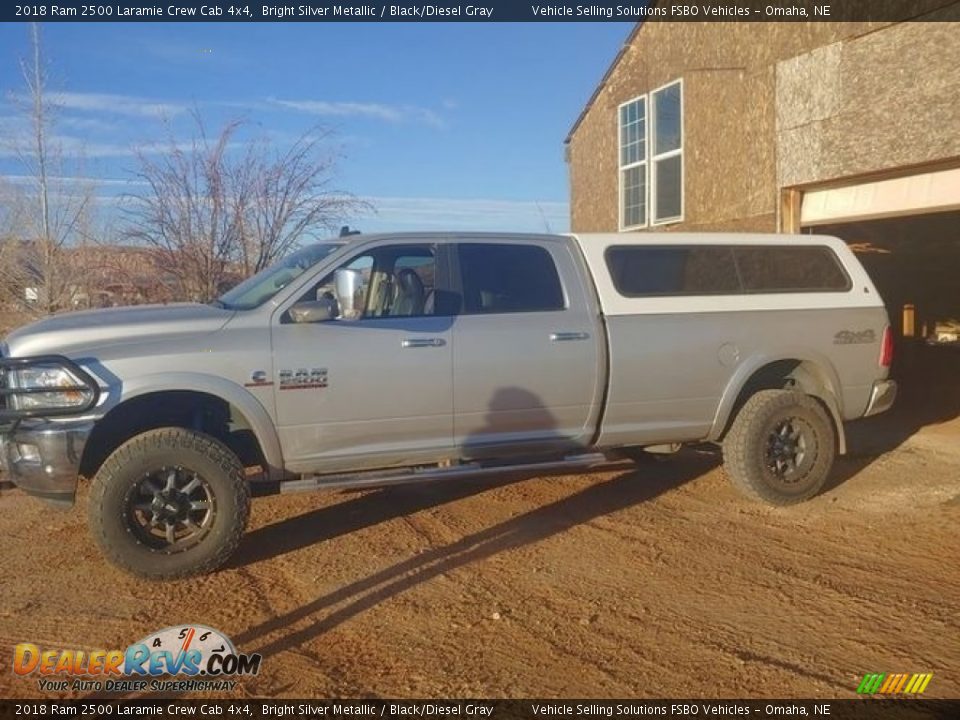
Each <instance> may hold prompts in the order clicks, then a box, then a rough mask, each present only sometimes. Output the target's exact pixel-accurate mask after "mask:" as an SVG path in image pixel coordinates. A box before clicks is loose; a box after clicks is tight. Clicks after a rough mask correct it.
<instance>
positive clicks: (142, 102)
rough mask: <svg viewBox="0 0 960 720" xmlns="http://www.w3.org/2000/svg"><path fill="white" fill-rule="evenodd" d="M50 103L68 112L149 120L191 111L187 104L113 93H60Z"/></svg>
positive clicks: (52, 95) (51, 96)
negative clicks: (98, 113) (104, 114)
mask: <svg viewBox="0 0 960 720" xmlns="http://www.w3.org/2000/svg"><path fill="white" fill-rule="evenodd" d="M50 101H51V102H52V103H53V104H54V105H58V106H59V107H62V108H66V109H68V110H80V111H83V112H100V113H109V114H114V115H128V116H132V117H148V118H168V117H173V116H175V115H180V114H181V113H184V112H186V111H187V110H188V109H189V106H188V105H187V104H185V103H181V102H168V101H162V100H153V99H149V98H142V97H136V96H133V95H115V94H112V93H74V92H58V93H51V94H50Z"/></svg>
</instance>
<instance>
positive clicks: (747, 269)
mask: <svg viewBox="0 0 960 720" xmlns="http://www.w3.org/2000/svg"><path fill="white" fill-rule="evenodd" d="M733 253H734V256H735V258H736V261H737V268H738V269H739V270H740V279H741V281H742V282H743V290H744V292H748V293H764V292H768V293H769V292H847V291H848V290H849V289H850V278H849V277H847V273H846V272H845V271H844V269H843V267H842V266H841V265H840V261H839V260H838V259H837V256H836V255H834V253H833V250H831V249H830V248H828V247H824V246H822V245H797V246H794V247H764V246H763V245H740V246H738V247H735V248H734V250H733Z"/></svg>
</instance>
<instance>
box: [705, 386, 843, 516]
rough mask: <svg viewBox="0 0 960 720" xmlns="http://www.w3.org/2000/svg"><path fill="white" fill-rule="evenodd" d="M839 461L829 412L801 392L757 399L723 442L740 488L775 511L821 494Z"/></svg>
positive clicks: (764, 393)
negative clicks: (835, 462) (766, 503)
mask: <svg viewBox="0 0 960 720" xmlns="http://www.w3.org/2000/svg"><path fill="white" fill-rule="evenodd" d="M835 456H836V438H835V436H834V430H833V424H832V422H831V420H830V417H829V416H828V415H827V412H826V410H824V408H823V407H822V406H821V405H820V403H819V402H817V401H816V400H815V399H814V398H812V397H810V396H809V395H806V394H805V393H802V392H798V391H795V390H761V391H760V392H757V393H756V394H754V395H753V396H752V397H750V399H749V400H747V402H746V403H745V404H744V406H743V407H742V408H741V409H740V412H739V413H738V414H737V417H736V419H735V420H734V422H733V425H732V427H731V428H730V432H729V433H727V437H726V439H725V440H724V442H723V462H724V469H725V470H726V473H727V476H728V477H729V478H730V480H731V482H732V483H733V485H734V487H736V488H737V489H738V490H739V491H740V492H742V493H743V494H744V495H746V496H747V497H750V498H752V499H754V500H762V501H764V502H768V503H770V504H772V505H793V504H795V503H798V502H802V501H804V500H808V499H809V498H811V497H813V496H814V495H816V494H817V493H818V492H820V490H821V489H822V488H823V485H824V483H825V482H826V481H827V477H828V476H829V474H830V469H831V468H832V467H833V460H834V457H835Z"/></svg>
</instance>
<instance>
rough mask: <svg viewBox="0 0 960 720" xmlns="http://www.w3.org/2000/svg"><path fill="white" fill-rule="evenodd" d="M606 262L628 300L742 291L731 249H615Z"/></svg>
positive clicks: (617, 287)
mask: <svg viewBox="0 0 960 720" xmlns="http://www.w3.org/2000/svg"><path fill="white" fill-rule="evenodd" d="M606 260H607V268H608V269H609V270H610V276H611V277H612V278H613V285H614V287H616V289H617V292H619V293H620V294H621V295H625V296H627V297H642V296H645V295H717V294H732V293H737V292H740V284H739V282H738V281H737V270H736V267H735V266H734V264H733V253H732V252H731V249H730V248H729V247H686V246H672V247H663V246H661V247H651V246H646V247H645V246H621V247H611V248H609V249H608V250H607V252H606Z"/></svg>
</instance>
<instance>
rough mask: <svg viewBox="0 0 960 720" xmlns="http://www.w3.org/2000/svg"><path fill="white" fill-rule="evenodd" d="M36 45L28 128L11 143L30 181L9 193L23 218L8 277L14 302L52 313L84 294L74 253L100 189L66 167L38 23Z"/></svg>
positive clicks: (10, 241) (1, 276)
mask: <svg viewBox="0 0 960 720" xmlns="http://www.w3.org/2000/svg"><path fill="white" fill-rule="evenodd" d="M30 47H31V55H30V58H29V59H24V60H22V61H21V70H22V73H23V80H24V85H25V87H26V91H27V92H26V94H25V96H24V97H22V98H18V100H19V105H20V106H21V109H22V113H23V116H24V118H25V119H26V121H27V122H26V126H27V130H26V131H25V132H24V133H23V135H22V136H18V137H14V138H12V139H11V140H10V143H11V145H12V146H13V147H14V148H15V151H16V155H17V157H18V159H19V160H20V162H21V164H22V165H23V167H24V170H25V172H26V176H27V177H28V178H29V179H30V182H29V183H28V184H27V185H26V186H25V187H24V188H17V190H18V192H12V191H9V190H8V193H9V195H10V197H11V198H12V199H11V201H10V207H12V208H15V217H16V221H15V223H13V224H11V225H10V227H8V230H7V232H8V236H9V237H8V238H7V241H6V245H5V255H6V257H5V262H4V263H3V264H2V267H0V281H2V285H3V291H4V293H5V294H6V295H7V298H6V299H7V300H8V302H10V301H13V302H14V303H19V304H20V305H21V306H22V307H23V309H25V310H27V311H28V312H30V313H31V314H50V313H53V312H56V311H58V310H62V309H65V308H71V307H74V306H75V305H76V304H77V302H78V301H79V300H80V299H81V298H80V296H81V295H82V294H83V289H82V287H83V277H84V275H85V267H84V266H83V265H82V264H81V263H78V261H77V256H76V255H75V253H74V250H75V248H76V246H79V245H82V244H85V243H86V242H87V240H88V237H87V234H86V229H87V228H88V226H89V223H90V212H91V209H92V198H93V194H94V188H93V186H92V184H91V183H90V182H88V181H82V180H79V179H77V178H68V177H66V173H65V172H64V161H63V154H62V152H60V149H59V147H57V145H56V143H55V141H54V140H53V137H54V133H53V125H54V112H53V111H54V107H53V105H52V103H51V102H50V99H49V96H48V92H47V86H48V73H47V64H46V62H45V60H44V57H43V47H42V43H41V38H40V28H39V25H38V24H37V23H31V25H30ZM8 224H10V221H9V220H8Z"/></svg>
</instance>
